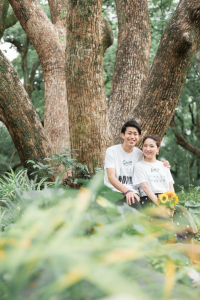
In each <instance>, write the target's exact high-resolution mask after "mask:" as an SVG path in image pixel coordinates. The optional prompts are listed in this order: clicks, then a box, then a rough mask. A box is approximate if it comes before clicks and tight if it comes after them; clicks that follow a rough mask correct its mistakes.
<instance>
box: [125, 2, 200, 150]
mask: <svg viewBox="0 0 200 300" xmlns="http://www.w3.org/2000/svg"><path fill="white" fill-rule="evenodd" d="M199 39H200V3H199V1H197V0H195V1H194V0H182V1H181V2H180V3H179V5H178V7H177V9H176V11H175V13H174V15H173V17H172V18H171V20H170V22H169V23H168V25H167V27H166V29H165V31H164V33H163V35H162V38H161V42H160V46H159V48H158V51H157V54H156V57H155V59H154V62H153V65H152V67H151V70H150V74H149V76H148V79H147V81H146V83H145V85H144V87H143V89H142V93H141V95H140V97H139V98H138V99H137V101H136V102H135V104H134V105H133V106H132V109H131V112H130V114H129V115H128V116H127V118H126V120H129V119H134V120H136V121H138V123H139V124H140V125H141V127H142V137H143V136H145V135H146V134H148V133H152V134H158V135H160V137H163V135H164V134H165V132H166V130H167V127H168V125H169V124H170V121H171V119H172V117H173V115H174V111H175V108H176V106H177V104H178V101H179V99H180V96H181V92H182V89H183V86H184V83H185V80H186V78H187V74H188V70H189V69H190V67H191V64H192V59H193V56H194V53H195V51H196V49H197V44H198V41H199ZM141 143H142V140H141V141H140V143H139V146H141Z"/></svg>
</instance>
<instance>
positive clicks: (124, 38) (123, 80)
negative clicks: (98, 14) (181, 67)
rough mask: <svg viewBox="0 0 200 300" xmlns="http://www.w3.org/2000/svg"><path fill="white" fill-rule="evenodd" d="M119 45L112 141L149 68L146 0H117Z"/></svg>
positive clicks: (112, 102)
mask: <svg viewBox="0 0 200 300" xmlns="http://www.w3.org/2000/svg"><path fill="white" fill-rule="evenodd" d="M116 6H117V16H118V28H119V33H118V46H117V54H116V60H115V69H114V74H113V81H112V89H111V94H110V101H109V119H110V124H111V132H112V134H113V137H114V143H115V144H118V143H119V142H120V141H121V136H120V130H121V127H122V125H123V123H124V122H125V121H126V120H127V116H128V115H129V113H130V111H131V110H132V107H133V105H134V104H135V101H136V99H137V98H138V97H139V95H140V94H141V91H142V87H143V85H144V83H145V81H146V78H147V76H148V71H149V54H150V44H151V27H150V19H149V11H148V3H147V0H139V1H138V0H128V1H127V0H116Z"/></svg>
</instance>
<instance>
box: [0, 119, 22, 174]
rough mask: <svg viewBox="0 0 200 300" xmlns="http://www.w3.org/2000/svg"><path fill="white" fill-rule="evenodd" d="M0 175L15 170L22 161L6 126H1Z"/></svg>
mask: <svg viewBox="0 0 200 300" xmlns="http://www.w3.org/2000/svg"><path fill="white" fill-rule="evenodd" d="M0 141H1V147H0V175H2V174H3V173H4V172H6V171H8V170H9V167H11V168H13V167H14V166H15V165H16V163H18V162H19V161H20V159H19V155H18V153H17V151H16V149H15V145H14V143H13V141H12V139H11V136H10V134H9V132H8V130H7V128H6V126H5V125H4V124H3V123H1V124H0Z"/></svg>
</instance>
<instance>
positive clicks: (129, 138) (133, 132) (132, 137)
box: [121, 127, 140, 147]
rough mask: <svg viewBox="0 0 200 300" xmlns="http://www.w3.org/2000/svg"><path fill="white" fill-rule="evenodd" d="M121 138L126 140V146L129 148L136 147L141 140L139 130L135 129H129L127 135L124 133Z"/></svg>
mask: <svg viewBox="0 0 200 300" xmlns="http://www.w3.org/2000/svg"><path fill="white" fill-rule="evenodd" d="M121 136H122V138H123V140H124V144H125V145H126V146H128V147H134V146H135V144H136V143H137V142H138V141H139V139H140V135H139V133H138V130H137V128H135V127H127V128H126V131H125V134H123V133H122V134H121Z"/></svg>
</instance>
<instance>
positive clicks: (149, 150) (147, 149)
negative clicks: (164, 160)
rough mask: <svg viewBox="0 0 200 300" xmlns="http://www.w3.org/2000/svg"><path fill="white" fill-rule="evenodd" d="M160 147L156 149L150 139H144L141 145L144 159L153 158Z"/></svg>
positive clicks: (154, 142) (154, 143)
mask: <svg viewBox="0 0 200 300" xmlns="http://www.w3.org/2000/svg"><path fill="white" fill-rule="evenodd" d="M159 150H160V147H157V145H156V141H154V140H152V139H146V140H145V142H144V144H143V153H144V156H145V157H146V158H154V157H156V154H157V153H158V152H159Z"/></svg>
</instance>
